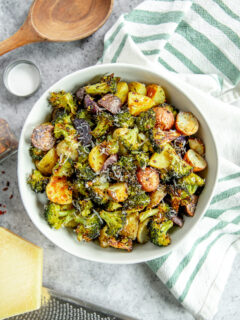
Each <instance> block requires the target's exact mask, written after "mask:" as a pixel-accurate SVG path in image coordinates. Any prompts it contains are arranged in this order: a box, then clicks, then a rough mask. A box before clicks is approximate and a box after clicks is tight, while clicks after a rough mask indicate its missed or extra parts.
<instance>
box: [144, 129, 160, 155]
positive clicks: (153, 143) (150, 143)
mask: <svg viewBox="0 0 240 320" xmlns="http://www.w3.org/2000/svg"><path fill="white" fill-rule="evenodd" d="M145 134H146V135H147V137H148V143H146V148H148V149H149V150H151V149H152V151H153V152H154V151H155V152H157V153H161V152H162V146H160V145H159V144H158V143H157V141H156V140H155V138H154V132H153V129H150V130H148V131H146V132H145Z"/></svg>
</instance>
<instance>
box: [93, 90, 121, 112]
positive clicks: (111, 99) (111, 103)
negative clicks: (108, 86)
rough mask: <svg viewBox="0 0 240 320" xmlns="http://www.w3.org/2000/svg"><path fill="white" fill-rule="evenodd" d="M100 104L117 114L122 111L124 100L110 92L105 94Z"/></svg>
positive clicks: (99, 101)
mask: <svg viewBox="0 0 240 320" xmlns="http://www.w3.org/2000/svg"><path fill="white" fill-rule="evenodd" d="M98 104H99V106H101V107H103V108H105V109H106V110H108V111H109V112H111V113H112V114H116V113H119V112H120V111H121V105H122V102H121V100H120V99H119V98H118V97H116V96H114V95H113V94H111V93H108V94H106V95H105V96H103V97H102V99H100V100H98Z"/></svg>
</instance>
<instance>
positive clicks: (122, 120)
mask: <svg viewBox="0 0 240 320" xmlns="http://www.w3.org/2000/svg"><path fill="white" fill-rule="evenodd" d="M134 123H135V117H134V116H132V115H131V114H130V113H129V112H128V111H126V112H121V113H118V114H116V115H115V116H114V125H115V126H116V127H119V128H132V127H134Z"/></svg>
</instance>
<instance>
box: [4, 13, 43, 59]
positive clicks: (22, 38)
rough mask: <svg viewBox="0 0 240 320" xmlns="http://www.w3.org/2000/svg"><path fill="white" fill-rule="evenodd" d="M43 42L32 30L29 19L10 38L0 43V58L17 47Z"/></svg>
mask: <svg viewBox="0 0 240 320" xmlns="http://www.w3.org/2000/svg"><path fill="white" fill-rule="evenodd" d="M40 41H44V39H43V38H41V37H40V36H39V35H38V34H37V33H36V31H35V30H34V29H33V27H32V25H31V23H30V19H29V18H27V20H26V21H25V22H24V24H23V25H22V26H21V28H20V29H19V30H18V31H17V32H16V33H14V35H12V36H11V37H10V38H8V39H6V40H4V41H2V42H0V56H1V55H3V54H5V53H7V52H9V51H11V50H13V49H16V48H18V47H21V46H24V45H25V44H28V43H32V42H40Z"/></svg>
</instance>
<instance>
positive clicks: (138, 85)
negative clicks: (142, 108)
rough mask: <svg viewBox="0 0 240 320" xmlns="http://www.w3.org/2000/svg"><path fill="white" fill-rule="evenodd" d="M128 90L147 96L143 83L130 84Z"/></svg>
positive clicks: (134, 82)
mask: <svg viewBox="0 0 240 320" xmlns="http://www.w3.org/2000/svg"><path fill="white" fill-rule="evenodd" d="M128 89H129V91H131V92H135V93H138V94H141V95H143V96H146V94H147V89H146V86H145V84H143V83H141V82H136V81H133V82H130V83H129V85H128Z"/></svg>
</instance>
